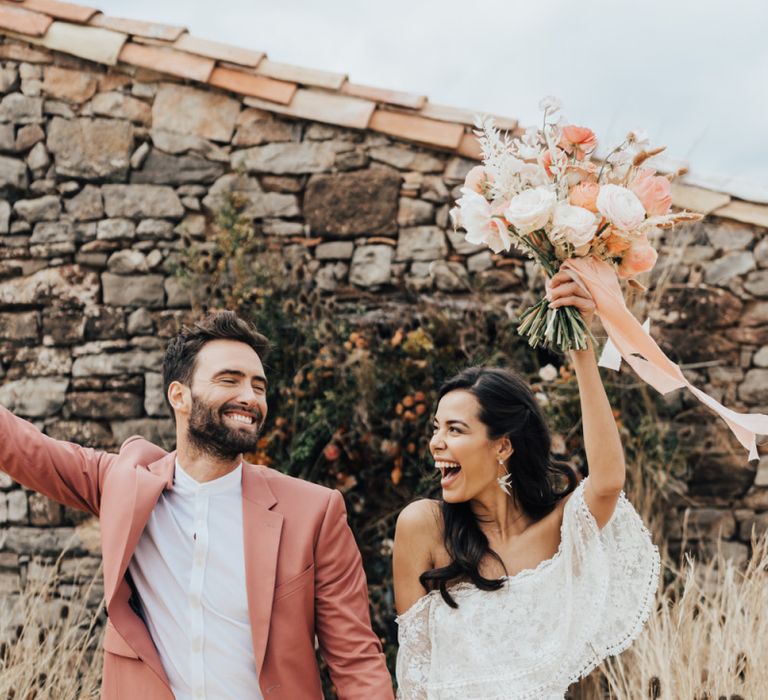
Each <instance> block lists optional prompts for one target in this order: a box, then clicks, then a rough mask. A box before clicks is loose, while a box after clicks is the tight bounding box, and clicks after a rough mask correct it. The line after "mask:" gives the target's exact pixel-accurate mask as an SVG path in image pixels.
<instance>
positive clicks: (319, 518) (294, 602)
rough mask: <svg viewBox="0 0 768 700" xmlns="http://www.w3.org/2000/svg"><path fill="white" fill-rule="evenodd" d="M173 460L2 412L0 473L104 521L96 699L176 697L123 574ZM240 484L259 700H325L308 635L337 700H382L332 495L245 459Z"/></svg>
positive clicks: (346, 532)
mask: <svg viewBox="0 0 768 700" xmlns="http://www.w3.org/2000/svg"><path fill="white" fill-rule="evenodd" d="M175 458H176V454H175V452H172V453H170V454H168V453H166V452H165V451H163V450H161V449H160V448H159V447H157V446H155V445H153V444H151V443H149V442H147V441H146V440H143V439H142V438H138V437H133V438H129V439H128V440H126V441H125V443H123V446H122V447H121V449H120V452H119V454H110V453H106V452H99V451H96V450H92V449H88V448H83V447H80V446H78V445H74V444H71V443H67V442H61V441H57V440H53V439H52V438H49V437H47V436H45V435H43V434H42V433H40V432H39V431H38V430H37V429H36V428H35V427H34V426H33V425H31V424H30V423H27V422H26V421H24V420H22V419H20V418H17V417H15V416H14V415H13V414H11V413H10V412H8V411H7V410H6V409H4V408H0V469H2V471H4V472H6V473H7V474H9V475H10V476H11V477H12V478H13V479H15V480H16V481H18V482H20V483H21V484H23V485H25V486H27V487H28V488H31V489H34V490H35V491H38V492H39V493H43V494H45V495H46V496H48V497H50V498H52V499H54V500H56V501H58V502H59V503H64V504H66V505H68V506H71V507H73V508H78V509H80V510H85V511H89V512H91V513H93V514H94V515H97V516H98V517H99V519H100V521H101V540H102V554H103V562H104V593H105V596H106V601H107V612H108V615H109V618H108V622H107V627H106V632H105V637H104V650H105V652H106V653H105V654H104V676H103V681H102V699H103V700H134V699H136V700H172V699H173V694H172V693H171V689H170V687H169V685H168V680H167V678H166V675H165V673H164V671H163V667H162V664H161V661H160V657H159V655H158V653H157V650H156V649H155V645H154V643H153V642H152V638H151V637H150V635H149V631H148V629H147V626H146V625H145V623H144V621H143V620H142V618H141V617H140V615H139V614H137V612H136V611H137V610H139V609H140V608H139V606H138V605H137V601H136V599H135V598H133V599H132V589H131V586H130V584H129V582H128V580H127V579H126V577H125V576H126V571H127V568H128V562H129V561H130V559H131V556H132V555H133V552H134V549H135V548H136V544H137V542H138V541H139V537H140V535H141V533H142V531H143V529H144V526H145V525H146V523H147V520H148V519H149V515H150V513H151V512H152V509H153V507H154V505H155V503H156V501H157V499H158V497H159V496H160V494H161V493H162V491H163V489H167V488H171V487H172V485H173V483H172V482H173V469H174V464H175ZM242 487H243V520H244V523H243V527H244V536H245V581H246V586H247V591H248V610H249V614H250V618H251V630H252V637H253V650H254V656H255V661H256V668H257V669H258V672H259V685H260V686H261V692H262V695H263V696H264V698H265V700H275V699H277V698H280V699H282V700H304V698H307V699H308V700H321V699H322V697H323V694H322V690H321V684H320V677H319V673H318V669H317V663H316V661H315V646H314V642H315V635H317V640H318V643H319V647H320V650H321V651H322V653H323V655H324V657H325V659H326V661H327V663H328V666H329V668H330V671H331V677H332V679H333V681H334V684H335V686H336V689H337V691H338V694H339V697H340V698H343V699H347V698H349V699H358V698H359V699H360V700H379V699H381V700H391V698H392V697H393V693H392V685H391V681H390V676H389V673H388V672H387V669H386V666H385V664H384V656H383V654H382V651H381V645H380V643H379V640H378V639H377V638H376V636H375V635H374V634H373V632H372V631H371V627H370V619H369V612H368V593H367V587H366V580H365V574H364V573H363V569H362V566H361V560H360V553H359V551H358V549H357V546H356V545H355V542H354V538H353V537H352V533H351V531H350V529H349V527H348V525H347V519H346V511H345V508H344V502H343V499H342V497H341V494H340V493H339V492H338V491H332V490H330V489H325V488H323V487H320V486H317V485H315V484H311V483H308V482H305V481H301V480H299V479H293V478H290V477H287V476H285V475H283V474H280V473H278V472H275V471H273V470H270V469H267V468H266V467H261V466H255V465H252V464H244V468H243V482H242ZM243 700H247V699H245V698H244V699H243Z"/></svg>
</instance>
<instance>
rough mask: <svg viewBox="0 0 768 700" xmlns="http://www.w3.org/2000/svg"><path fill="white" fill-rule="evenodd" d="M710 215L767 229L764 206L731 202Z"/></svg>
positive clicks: (766, 215)
mask: <svg viewBox="0 0 768 700" xmlns="http://www.w3.org/2000/svg"><path fill="white" fill-rule="evenodd" d="M712 213H713V214H714V215H715V216H724V217H725V218H727V219H734V220H736V221H743V222H744V223H745V224H754V225H755V226H764V227H766V228H768V206H766V205H765V204H752V203H751V202H738V201H733V202H731V203H730V204H726V205H725V206H724V207H721V208H720V209H716V210H715V211H714V212H712Z"/></svg>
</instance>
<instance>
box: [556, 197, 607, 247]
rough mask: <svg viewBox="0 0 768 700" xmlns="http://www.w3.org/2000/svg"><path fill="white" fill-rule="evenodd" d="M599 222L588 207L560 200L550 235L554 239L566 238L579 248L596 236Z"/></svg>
mask: <svg viewBox="0 0 768 700" xmlns="http://www.w3.org/2000/svg"><path fill="white" fill-rule="evenodd" d="M597 224H598V219H597V217H596V216H595V215H594V214H593V213H592V212H591V211H589V210H588V209H584V207H574V206H573V205H571V204H568V202H558V203H557V206H556V207H555V213H554V214H553V215H552V233H551V234H550V237H551V238H552V240H553V241H556V240H562V239H565V240H566V241H568V243H570V244H571V245H572V246H574V248H579V247H581V246H583V245H586V244H587V243H589V242H590V241H591V240H592V239H593V238H594V237H595V233H597Z"/></svg>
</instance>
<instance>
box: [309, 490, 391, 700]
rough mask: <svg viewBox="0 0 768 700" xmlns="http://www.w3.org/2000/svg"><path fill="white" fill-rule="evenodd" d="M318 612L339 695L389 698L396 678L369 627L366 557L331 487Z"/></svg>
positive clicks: (356, 699) (318, 555)
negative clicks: (363, 562)
mask: <svg viewBox="0 0 768 700" xmlns="http://www.w3.org/2000/svg"><path fill="white" fill-rule="evenodd" d="M315 565H316V574H315V576H316V579H315V616H316V629H317V638H318V642H319V645H320V653H321V654H322V655H323V658H324V659H325V661H326V663H327V664H328V668H329V670H330V673H331V679H332V680H333V683H334V685H335V686H336V690H337V693H338V696H339V699H340V700H391V699H392V698H393V692H392V679H391V677H390V675H389V671H388V670H387V666H386V663H385V661H384V654H383V652H382V649H381V643H380V641H379V639H378V638H377V637H376V635H375V634H374V633H373V630H372V629H371V618H370V612H369V609H368V586H367V582H366V579H365V572H364V571H363V565H362V558H361V557H360V552H359V550H358V548H357V544H356V543H355V539H354V537H353V536H352V531H351V530H350V529H349V525H348V524H347V512H346V509H345V507H344V499H343V498H342V496H341V494H340V493H339V492H338V491H333V492H332V493H331V497H330V499H329V502H328V508H327V510H326V513H325V517H324V519H323V523H322V525H321V527H320V534H319V536H318V539H317V545H316V552H315Z"/></svg>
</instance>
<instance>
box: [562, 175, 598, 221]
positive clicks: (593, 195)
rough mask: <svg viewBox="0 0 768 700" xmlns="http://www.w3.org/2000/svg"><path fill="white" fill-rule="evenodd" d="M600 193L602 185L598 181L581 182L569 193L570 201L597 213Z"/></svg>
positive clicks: (574, 204)
mask: <svg viewBox="0 0 768 700" xmlns="http://www.w3.org/2000/svg"><path fill="white" fill-rule="evenodd" d="M598 194H600V185H598V184H597V183H596V182H580V183H579V184H578V185H576V186H575V187H574V188H573V189H571V192H570V194H569V195H568V201H569V202H570V203H571V204H573V206H574V207H582V208H583V209H588V210H589V211H591V212H594V213H595V214H596V213H597V195H598Z"/></svg>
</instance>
